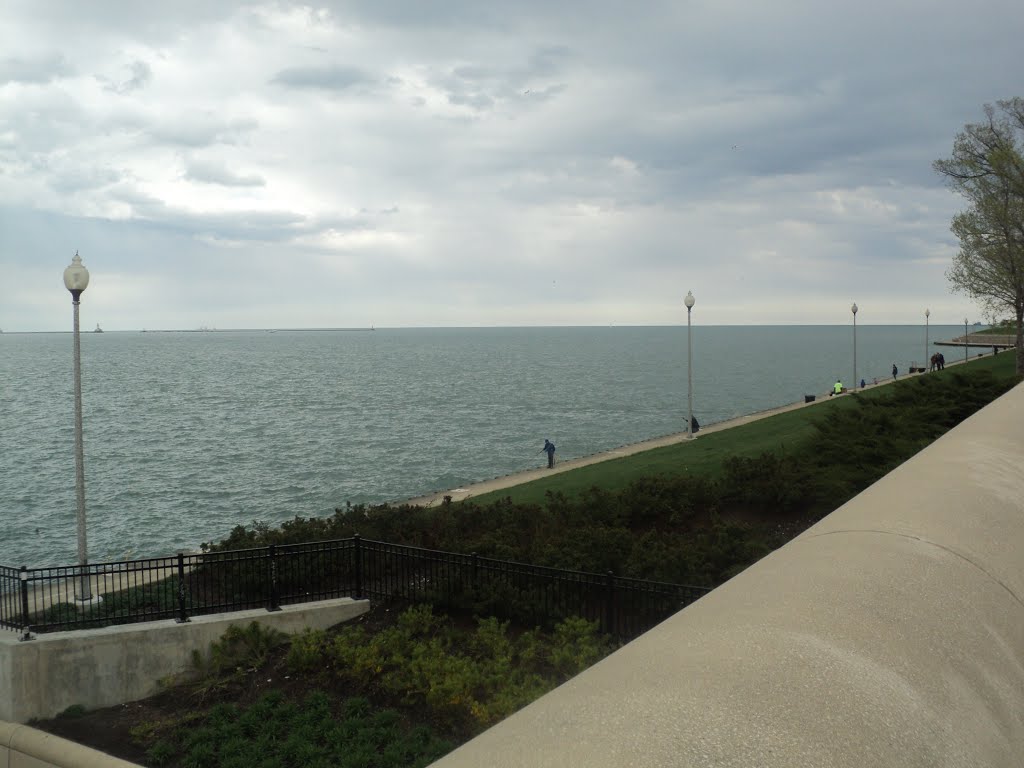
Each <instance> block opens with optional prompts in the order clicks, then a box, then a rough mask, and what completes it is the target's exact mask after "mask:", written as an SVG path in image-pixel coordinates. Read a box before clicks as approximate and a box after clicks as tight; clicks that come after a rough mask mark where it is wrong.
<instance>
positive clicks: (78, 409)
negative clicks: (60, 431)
mask: <svg viewBox="0 0 1024 768" xmlns="http://www.w3.org/2000/svg"><path fill="white" fill-rule="evenodd" d="M88 285H89V270H87V269H86V268H85V266H84V265H83V264H82V258H81V257H80V256H79V255H78V252H77V251H75V257H74V258H73V259H72V260H71V265H70V266H69V267H67V268H66V269H65V270H64V286H65V287H66V288H67V289H68V290H69V291H70V292H71V303H72V305H73V306H74V314H75V331H74V337H75V340H74V366H75V497H76V500H77V506H78V567H79V574H78V575H79V578H78V579H77V580H76V582H75V600H76V601H78V602H79V603H82V604H85V603H90V602H92V585H91V584H90V583H89V572H88V568H87V567H86V566H87V565H88V562H89V560H88V555H87V554H86V544H85V458H84V455H83V449H82V345H81V341H80V337H79V324H78V305H79V301H80V299H81V297H82V292H83V291H84V290H85V289H86V287H87V286H88Z"/></svg>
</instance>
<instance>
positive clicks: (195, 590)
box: [0, 536, 709, 638]
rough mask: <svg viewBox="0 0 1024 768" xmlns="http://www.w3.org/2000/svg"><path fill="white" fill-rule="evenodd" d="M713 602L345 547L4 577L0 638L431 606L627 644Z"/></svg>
mask: <svg viewBox="0 0 1024 768" xmlns="http://www.w3.org/2000/svg"><path fill="white" fill-rule="evenodd" d="M86 582H87V583H88V588H89V591H90V592H91V593H92V594H93V595H102V600H100V601H96V600H94V601H92V602H86V601H85V600H82V599H79V597H80V596H81V595H84V594H85V593H86V589H85V587H86ZM708 591H709V589H707V588H706V587H694V586H686V585H681V584H666V583H661V582H654V581H644V580H641V579H630V578H624V577H621V576H614V575H612V574H610V573H608V574H595V573H585V572H581V571H569V570H563V569H560V568H545V567H541V566H535V565H526V564H523V563H515V562H510V561H507V560H495V559H491V558H486V557H478V556H477V555H464V554H457V553H453V552H440V551H436V550H430V549H421V548H419V547H410V546H405V545H402V544H388V543H385V542H380V541H372V540H367V539H362V538H360V537H358V536H356V537H354V538H351V539H339V540H335V541H322V542H314V543H308V544H290V545H279V546H274V545H272V546H269V547H264V548H259V549H245V550H233V551H228V552H210V553H205V554H190V555H185V554H179V555H177V556H175V557H163V558H152V559H145V560H128V561H118V562H110V563H93V564H90V565H88V566H86V567H79V566H63V567H55V568H24V567H23V568H21V569H15V568H8V567H3V566H0V627H4V628H7V629H11V630H15V631H20V632H22V636H23V637H25V638H29V637H31V634H32V633H33V632H54V631H61V630H68V629H87V628H92V627H102V626H109V625H112V624H129V623H135V622H141V621H152V620H155V619H172V618H173V619H175V620H176V621H179V622H185V621H188V620H189V618H190V617H192V616H199V615H203V614H210V613H222V612H230V611H238V610H245V609H248V608H266V609H267V610H270V611H274V610H278V609H280V607H281V606H282V605H294V604H298V603H306V602H311V601H315V600H325V599H329V598H335V597H355V598H363V597H366V598H372V599H388V598H400V599H404V600H407V601H410V602H429V603H432V604H434V605H437V606H439V607H442V608H444V609H445V610H448V611H456V612H458V611H461V612H465V613H466V614H473V615H481V616H497V617H499V618H502V619H508V620H512V621H514V622H516V623H519V624H523V625H526V626H544V627H551V626H553V625H554V624H556V623H557V622H559V621H561V620H562V619H565V618H568V617H570V616H581V617H583V618H585V619H588V620H590V621H596V622H598V623H599V625H600V627H601V629H602V631H604V632H607V633H609V634H613V635H616V636H619V637H622V638H630V637H635V636H636V635H638V634H640V633H641V632H644V631H645V630H647V629H649V628H650V627H652V626H654V625H655V624H657V623H658V622H660V621H662V620H663V619H665V618H667V617H668V616H670V615H672V614H673V613H675V612H676V611H678V610H680V609H681V608H683V607H685V606H686V605H688V604H690V603H692V602H693V601H694V600H697V599H698V598H699V597H701V596H703V595H704V594H706V593H707V592H708Z"/></svg>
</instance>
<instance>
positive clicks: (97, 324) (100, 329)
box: [93, 323, 103, 333]
mask: <svg viewBox="0 0 1024 768" xmlns="http://www.w3.org/2000/svg"><path fill="white" fill-rule="evenodd" d="M93 333H103V329H102V328H100V324H99V323H96V330H95V331H93Z"/></svg>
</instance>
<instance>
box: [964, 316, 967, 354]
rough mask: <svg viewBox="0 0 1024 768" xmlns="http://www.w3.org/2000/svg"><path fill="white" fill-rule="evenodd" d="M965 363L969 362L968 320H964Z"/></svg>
mask: <svg viewBox="0 0 1024 768" xmlns="http://www.w3.org/2000/svg"><path fill="white" fill-rule="evenodd" d="M964 362H965V363H966V362H967V318H966V317H965V318H964Z"/></svg>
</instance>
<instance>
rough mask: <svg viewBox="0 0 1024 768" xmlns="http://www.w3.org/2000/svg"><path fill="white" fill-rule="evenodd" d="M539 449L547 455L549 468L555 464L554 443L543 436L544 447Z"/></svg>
mask: <svg viewBox="0 0 1024 768" xmlns="http://www.w3.org/2000/svg"><path fill="white" fill-rule="evenodd" d="M541 450H542V451H544V452H545V453H546V454H547V455H548V469H551V468H552V467H553V466H555V444H554V443H552V442H551V441H550V440H548V439H547V438H545V439H544V447H543V448H541Z"/></svg>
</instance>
